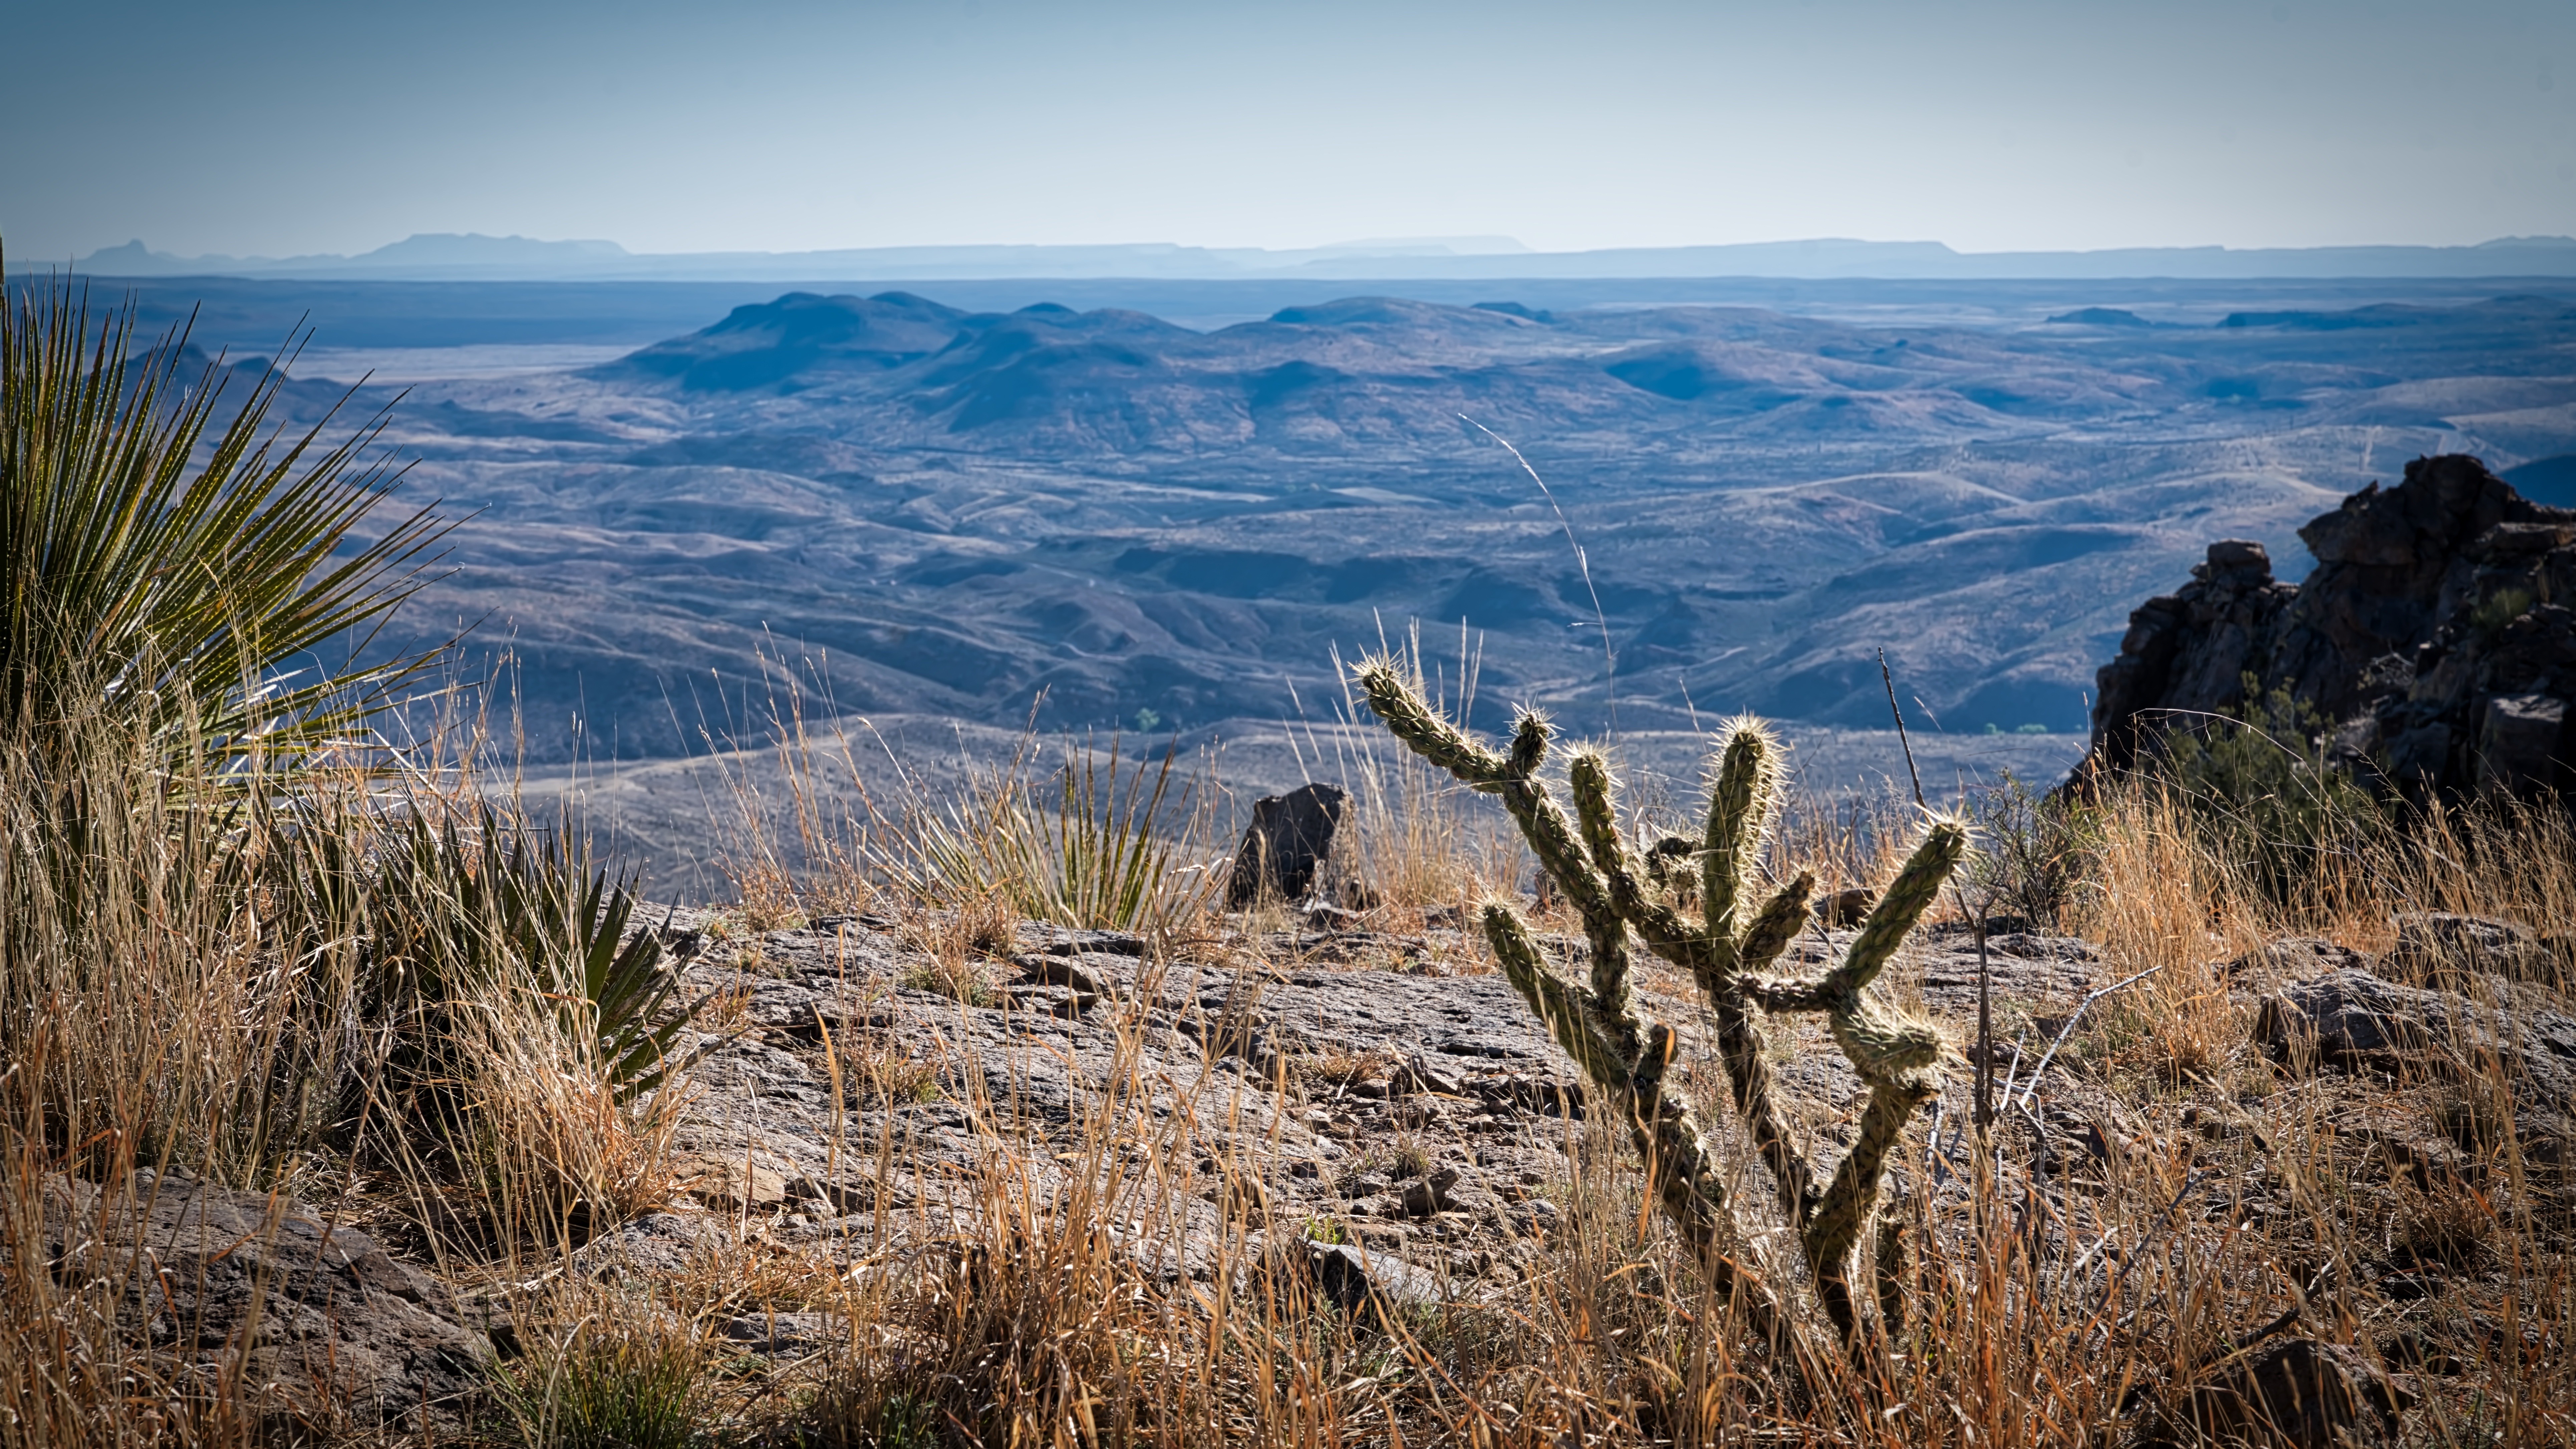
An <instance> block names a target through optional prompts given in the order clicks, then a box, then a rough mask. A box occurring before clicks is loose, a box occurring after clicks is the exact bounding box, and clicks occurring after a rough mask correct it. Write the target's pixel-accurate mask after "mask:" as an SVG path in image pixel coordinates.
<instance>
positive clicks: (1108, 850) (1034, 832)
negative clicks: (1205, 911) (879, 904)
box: [878, 740, 1208, 930]
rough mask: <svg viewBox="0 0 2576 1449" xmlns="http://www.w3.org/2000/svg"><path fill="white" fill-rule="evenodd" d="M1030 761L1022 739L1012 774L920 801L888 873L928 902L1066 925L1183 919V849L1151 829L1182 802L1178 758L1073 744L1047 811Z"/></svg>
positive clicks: (886, 858) (887, 856)
mask: <svg viewBox="0 0 2576 1449" xmlns="http://www.w3.org/2000/svg"><path fill="white" fill-rule="evenodd" d="M1029 754H1030V750H1029V748H1028V746H1027V744H1026V743H1025V742H1024V743H1023V746H1022V748H1021V750H1020V751H1019V752H1018V753H1016V754H1015V755H1014V756H1013V758H1012V760H1011V762H1010V764H1009V765H1008V766H1007V767H1005V768H1003V769H1000V770H997V771H994V772H992V773H990V774H988V775H985V776H983V777H981V778H977V779H974V780H971V781H970V782H969V783H968V784H967V786H966V788H965V790H964V791H963V792H962V794H961V795H959V796H958V797H955V798H952V799H950V800H948V801H946V802H943V803H942V804H940V805H937V806H929V805H926V804H916V806H915V808H914V809H913V811H912V812H911V814H912V819H911V820H910V821H909V822H908V824H909V827H910V828H909V829H908V830H907V831H906V832H905V836H906V838H905V839H904V840H903V841H902V842H901V845H900V846H899V847H897V848H894V849H886V850H881V851H880V852H879V854H878V859H879V864H880V865H881V867H882V868H884V869H885V870H886V872H887V874H888V875H890V876H892V877H893V878H894V879H895V881H896V882H897V883H898V884H899V885H901V886H903V887H904V888H905V889H906V890H907V891H908V892H910V893H911V894H913V895H914V896H916V897H918V898H919V899H922V900H924V901H929V902H933V903H936V904H940V905H947V906H958V907H963V906H971V905H974V904H977V903H979V902H983V901H988V900H999V901H1002V902H1004V903H1006V904H1007V905H1008V906H1009V907H1010V908H1011V909H1012V910H1013V911H1014V912H1016V913H1018V914H1019V915H1021V916H1023V917H1025V918H1027V919H1029V920H1034V921H1051V922H1054V923H1055V924H1057V925H1062V926H1073V927H1077V928H1085V929H1108V930H1146V929H1150V928H1152V927H1154V926H1156V925H1158V924H1160V923H1162V922H1165V921H1168V920H1170V919H1173V918H1174V917H1175V916H1177V915H1181V914H1186V912H1187V910H1188V908H1189V905H1190V900H1189V899H1188V896H1187V888H1184V887H1181V886H1179V885H1178V884H1177V882H1179V881H1181V880H1182V879H1185V877H1184V876H1183V875H1182V873H1180V872H1178V871H1176V870H1175V869H1174V866H1173V860H1174V856H1175V853H1176V851H1177V850H1178V849H1179V843H1178V842H1177V841H1175V840H1174V839H1173V838H1171V837H1170V836H1168V835H1166V834H1164V833H1161V832H1160V831H1158V830H1157V828H1156V827H1157V825H1158V824H1159V823H1161V822H1162V820H1163V818H1164V814H1165V807H1166V804H1167V802H1170V803H1174V804H1178V803H1181V802H1175V801H1173V799H1172V786H1173V768H1174V765H1175V759H1174V756H1173V754H1172V753H1171V752H1170V751H1168V750H1167V751H1165V752H1164V754H1163V757H1162V759H1161V760H1160V761H1159V762H1158V763H1156V764H1154V765H1147V764H1145V763H1143V762H1141V761H1139V762H1137V763H1136V764H1135V765H1134V766H1133V767H1126V766H1124V765H1123V763H1122V761H1121V759H1120V754H1121V750H1120V746H1119V744H1118V742H1117V741H1115V740H1112V741H1111V742H1110V746H1109V753H1108V755H1107V757H1106V758H1105V759H1104V758H1103V757H1102V756H1101V755H1100V753H1099V752H1098V751H1097V750H1096V749H1095V748H1093V747H1092V746H1091V745H1089V744H1084V745H1081V746H1074V745H1071V744H1068V745H1067V746H1066V748H1065V752H1064V763H1063V765H1062V766H1061V767H1060V768H1059V770H1058V771H1057V774H1056V780H1055V785H1056V791H1055V793H1056V795H1057V797H1058V798H1057V799H1056V800H1055V801H1054V802H1052V808H1050V805H1049V803H1048V802H1046V801H1044V800H1043V799H1042V798H1041V794H1040V790H1039V788H1038V787H1037V786H1035V785H1034V784H1033V783H1032V782H1031V781H1030V780H1029V779H1028V775H1027V766H1028V756H1029ZM1187 791H1188V787H1187V786H1186V785H1184V786H1183V794H1184V799H1186V795H1187ZM1186 879H1190V880H1191V881H1192V882H1193V883H1194V885H1195V887H1196V888H1197V889H1200V890H1204V889H1205V888H1206V887H1207V885H1208V882H1207V881H1205V880H1203V879H1198V878H1195V877H1186Z"/></svg>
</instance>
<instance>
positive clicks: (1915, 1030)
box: [1825, 996, 1950, 1087]
mask: <svg viewBox="0 0 2576 1449" xmlns="http://www.w3.org/2000/svg"><path fill="white" fill-rule="evenodd" d="M1825 1023H1826V1027H1827V1029H1828V1030H1830V1031H1831V1032H1832V1033H1833V1036H1834V1045H1836V1046H1839V1047H1841V1048H1842V1049H1843V1055H1844V1056H1845V1057H1847V1058H1849V1059H1850V1061H1851V1064H1852V1070H1853V1071H1854V1072H1856V1073H1858V1074H1859V1076H1860V1079H1861V1080H1862V1081H1864V1082H1867V1083H1869V1084H1870V1085H1871V1086H1873V1087H1877V1086H1890V1085H1894V1084H1897V1083H1899V1082H1903V1081H1907V1080H1910V1079H1912V1078H1913V1077H1914V1076H1915V1075H1916V1074H1917V1073H1919V1072H1921V1071H1922V1070H1923V1069H1924V1068H1926V1067H1930V1066H1934V1065H1936V1064H1938V1063H1939V1062H1940V1060H1941V1059H1942V1057H1944V1056H1946V1055H1948V1053H1949V1049H1950V1044H1949V1042H1948V1040H1947V1039H1946V1038H1944V1037H1943V1036H1942V1035H1941V1029H1940V1028H1939V1027H1937V1026H1934V1025H1933V1024H1932V1023H1930V1022H1928V1021H1925V1020H1923V1019H1922V1018H1920V1017H1917V1016H1911V1015H1908V1014H1907V1013H1904V1012H1901V1011H1898V1010H1897V1009H1896V1008H1894V1007H1892V1006H1889V1005H1887V1004H1885V1003H1884V1002H1881V1001H1878V1000H1876V999H1874V998H1871V997H1868V996H1859V997H1854V998H1852V999H1851V1002H1850V1004H1849V1005H1847V1006H1846V1005H1840V1004H1837V1005H1835V1006H1833V1007H1830V1008H1828V1009H1827V1013H1826V1017H1825Z"/></svg>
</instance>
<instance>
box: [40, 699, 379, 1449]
mask: <svg viewBox="0 0 2576 1449" xmlns="http://www.w3.org/2000/svg"><path fill="white" fill-rule="evenodd" d="M215 759H216V756H215V755H214V753H213V752H212V751H201V752H197V753H195V754H193V755H192V754H189V753H186V752H182V751H175V750H174V749H173V748H172V747H171V742H170V736H169V735H168V733H167V732H166V731H165V730H164V729H162V728H160V727H159V722H157V721H153V720H150V719H147V718H142V717H138V716H137V715H135V714H133V713H131V712H126V711H111V710H108V709H105V708H93V709H89V710H85V711H80V712H76V713H72V714H68V715H55V716H53V717H51V718H47V719H43V720H40V721H31V720H29V719H27V718H25V717H24V716H23V715H22V716H21V717H19V718H16V719H13V720H6V721H0V813H5V820H0V1159H5V1162H6V1170H5V1171H0V1443H8V1444H115V1443H136V1442H145V1441H148V1440H151V1439H154V1438H156V1437H159V1436H169V1437H170V1438H172V1439H175V1440H177V1441H179V1442H217V1443H220V1442H233V1441H235V1440H237V1439H239V1438H240V1436H242V1435H244V1434H246V1433H248V1432H249V1431H250V1429H251V1428H252V1427H253V1426H254V1425H253V1420H254V1419H255V1417H256V1416H255V1415H254V1414H253V1413H252V1412H251V1410H250V1409H249V1408H247V1407H246V1406H244V1405H241V1404H239V1403H237V1402H235V1401H234V1400H233V1399H232V1398H231V1397H229V1395H228V1393H227V1392H226V1391H225V1386H226V1385H227V1384H228V1383H230V1382H231V1381H232V1379H231V1376H229V1375H228V1374H227V1373H226V1372H225V1371H224V1369H223V1366H222V1365H221V1364H217V1365H215V1366H214V1367H212V1368H207V1367H203V1366H199V1367H194V1368H188V1367H184V1366H181V1365H177V1364H174V1363H170V1362H165V1361H160V1360H158V1359H156V1358H155V1356H153V1355H151V1354H149V1353H146V1352H141V1351H138V1350H137V1349H136V1348H135V1347H134V1346H132V1345H131V1344H129V1343H127V1342H125V1341H124V1340H123V1339H122V1338H121V1337H120V1336H119V1334H118V1332H117V1324H116V1319H117V1315H118V1312H119V1309H120V1307H121V1306H123V1305H126V1304H127V1303H128V1301H129V1299H130V1297H131V1295H133V1294H134V1293H135V1292H137V1290H138V1287H139V1285H140V1283H141V1282H142V1281H144V1279H145V1278H146V1277H147V1276H148V1274H149V1273H150V1271H151V1269H150V1264H149V1263H148V1262H147V1261H145V1260H144V1259H142V1258H141V1257H140V1256H138V1254H137V1253H135V1252H134V1251H133V1250H132V1248H131V1246H130V1245H129V1246H127V1247H124V1248H119V1247H118V1246H117V1245H116V1237H117V1235H116V1234H114V1233H113V1232H102V1231H100V1229H102V1228H106V1227H109V1226H112V1225H113V1224H115V1223H117V1222H119V1221H122V1220H125V1219H128V1218H130V1217H132V1216H133V1215H134V1214H136V1213H138V1212H139V1211H140V1210H141V1206H142V1205H141V1204H140V1203H138V1202H137V1201H136V1200H135V1199H134V1198H133V1197H131V1196H130V1195H129V1194H128V1190H127V1189H128V1185H129V1184H130V1183H131V1182H133V1181H134V1179H133V1177H132V1174H133V1173H134V1171H135V1170H136V1169H137V1168H150V1169H152V1170H154V1172H155V1173H156V1174H161V1173H167V1172H168V1171H169V1170H170V1169H172V1168H174V1167H175V1168H180V1169H184V1170H185V1171H186V1172H188V1173H191V1174H193V1175H196V1176H198V1177H201V1178H205V1179H209V1180H212V1181H216V1182H221V1183H228V1184H233V1185H236V1186H240V1187H245V1188H263V1189H265V1188H278V1189H285V1190H289V1191H305V1192H314V1191H320V1190H324V1189H326V1188H327V1185H328V1178H329V1176H330V1167H329V1151H328V1148H329V1139H330V1138H331V1136H332V1134H333V1133H334V1131H335V1130H336V1129H337V1128H338V1127H339V1126H340V1124H341V1123H342V1122H343V1121H344V1119H345V1117H346V1114H347V1110H348V1106H349V1102H348V1098H347V1096H346V1095H345V1091H344V1089H345V1088H346V1086H347V1084H348V1083H349V1082H350V1081H351V1080H353V1079H354V1078H355V1077H357V1076H359V1075H361V1074H362V1073H363V1069H364V1066H365V1061H366V1055H367V1047H366V1044H365V1043H364V1042H363V1041H362V1040H355V1039H352V1037H351V1036H350V1035H349V1034H347V1033H345V1032H341V1031H338V1030H335V1029H334V1028H335V1027H336V1026H337V1025H338V1024H339V1022H340V1021H341V1020H342V1012H343V1011H344V1009H345V1007H346V1006H347V1004H348V1003H349V1001H350V1000H351V998H352V996H353V994H354V990H355V983H354V981H353V979H352V978H351V976H350V974H349V971H348V963H347V962H346V961H345V960H342V959H330V958H323V959H312V958H303V957H298V956H295V955H292V954H289V953H284V952H281V951H279V950H277V949H276V943H275V940H274V937H273V936H272V934H271V932H270V926H269V922H268V920H267V912H266V910H265V909H264V904H265V898H266V887H267V886H268V885H269V884H270V882H271V874H270V866H271V864H272V862H273V859H274V843H275V839H276V835H277V832H278V831H279V829H280V826H281V819H280V812H279V811H278V810H277V808H276V806H275V803H274V802H273V801H271V800H270V799H268V798H267V797H266V796H265V795H264V794H263V792H262V791H261V790H260V788H259V781H260V779H261V778H262V777H261V776H260V775H259V774H258V773H257V767H256V762H255V761H254V762H253V763H252V765H251V767H250V769H249V771H248V772H245V771H244V770H243V769H242V768H239V767H236V766H232V765H231V764H230V763H229V762H227V765H226V767H225V768H223V769H222V770H221V771H220V772H219V771H218V770H217V769H216V767H215ZM298 784H299V786H300V787H301V788H304V789H306V790H308V791H313V792H317V793H319V792H325V791H331V790H337V789H341V788H344V787H345V786H346V785H347V782H346V781H344V780H340V779H337V778H335V777H333V776H331V775H329V774H327V773H325V772H321V771H306V772H303V773H301V774H300V776H299V779H298ZM75 1182H86V1183H89V1184H94V1185H96V1186H97V1187H98V1189H99V1191H98V1192H97V1194H96V1195H95V1196H93V1197H90V1198H88V1199H87V1201H86V1203H85V1205H84V1210H83V1218H84V1220H83V1221H73V1220H72V1219H71V1218H69V1217H68V1216H67V1214H69V1213H70V1212H71V1204H72V1203H73V1202H74V1201H75V1188H74V1183H75ZM84 1240H86V1241H87V1242H88V1247H87V1248H86V1249H85V1250H82V1251H79V1252H76V1253H74V1255H73V1257H72V1258H71V1259H67V1260H66V1261H77V1262H78V1263H79V1264H80V1267H81V1269H82V1271H80V1272H77V1273H69V1274H64V1273H56V1272H53V1271H50V1270H49V1269H50V1265H52V1264H53V1263H54V1262H55V1260H56V1258H57V1256H58V1255H59V1254H61V1253H62V1252H64V1251H65V1250H67V1249H72V1248H74V1247H76V1246H77V1245H79V1244H81V1243H82V1242H83V1241H84Z"/></svg>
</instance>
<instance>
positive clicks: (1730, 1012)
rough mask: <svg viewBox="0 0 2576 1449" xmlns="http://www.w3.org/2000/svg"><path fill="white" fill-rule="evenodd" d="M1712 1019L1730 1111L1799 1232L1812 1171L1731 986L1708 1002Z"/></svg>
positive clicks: (1810, 1201) (1811, 1206)
mask: <svg viewBox="0 0 2576 1449" xmlns="http://www.w3.org/2000/svg"><path fill="white" fill-rule="evenodd" d="M1709 1004H1710V1006H1711V1007H1712V1008H1713V1014H1714V1015H1715V1016H1716V1018H1717V1050H1718V1056H1719V1059H1720V1060H1722V1061H1724V1062H1725V1064H1726V1081H1727V1085H1728V1086H1729V1087H1731V1088H1732V1089H1734V1093H1735V1110H1736V1113H1737V1114H1738V1115H1739V1116H1741V1117H1743V1119H1744V1124H1745V1126H1746V1127H1748V1128H1749V1129H1751V1131H1752V1134H1753V1147H1754V1150H1755V1151H1757V1152H1759V1153H1761V1154H1762V1162H1763V1165H1764V1166H1766V1167H1768V1168H1770V1169H1771V1182H1772V1185H1773V1186H1774V1187H1776V1188H1778V1189H1779V1194H1780V1213H1781V1216H1783V1217H1785V1218H1787V1219H1788V1220H1789V1226H1790V1227H1791V1228H1792V1229H1794V1230H1796V1231H1798V1232H1800V1233H1804V1232H1805V1231H1806V1227H1807V1219H1808V1216H1809V1215H1810V1214H1811V1213H1813V1212H1814V1211H1815V1198H1816V1189H1815V1174H1814V1172H1813V1171H1812V1170H1811V1169H1809V1167H1808V1166H1807V1157H1806V1154H1805V1153H1802V1152H1800V1151H1799V1150H1798V1146H1797V1143H1796V1142H1794V1141H1792V1140H1791V1138H1790V1135H1789V1121H1788V1118H1787V1117H1786V1116H1785V1115H1784V1114H1783V1113H1782V1112H1781V1110H1780V1104H1779V1102H1778V1101H1777V1100H1776V1099H1775V1098H1774V1097H1773V1096H1772V1094H1771V1064H1770V1063H1769V1062H1766V1061H1764V1060H1763V1059H1762V1032H1761V1030H1760V1028H1759V1027H1757V1026H1756V1025H1755V1024H1754V1021H1753V1016H1752V1013H1751V1012H1749V1011H1748V1010H1747V1009H1746V1008H1747V1006H1749V1005H1750V1003H1748V1002H1746V1001H1745V999H1744V998H1743V996H1742V995H1741V994H1739V993H1737V992H1735V991H1733V990H1728V991H1723V992H1720V993H1718V994H1717V996H1716V997H1715V998H1714V999H1712V1000H1711V1001H1710V1003H1709Z"/></svg>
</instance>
